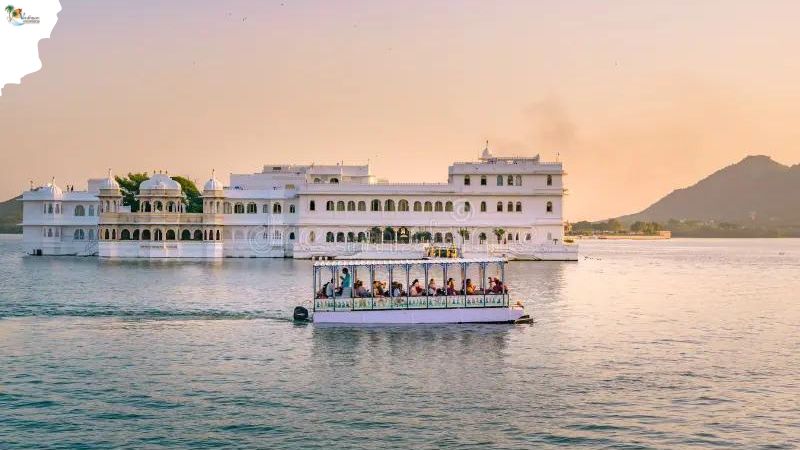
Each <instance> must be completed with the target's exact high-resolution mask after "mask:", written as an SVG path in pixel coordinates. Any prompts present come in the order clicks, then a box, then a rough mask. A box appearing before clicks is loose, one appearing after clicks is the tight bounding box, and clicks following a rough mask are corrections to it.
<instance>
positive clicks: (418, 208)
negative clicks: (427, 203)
mask: <svg viewBox="0 0 800 450" xmlns="http://www.w3.org/2000/svg"><path fill="white" fill-rule="evenodd" d="M414 211H417V212H419V211H422V202H414Z"/></svg>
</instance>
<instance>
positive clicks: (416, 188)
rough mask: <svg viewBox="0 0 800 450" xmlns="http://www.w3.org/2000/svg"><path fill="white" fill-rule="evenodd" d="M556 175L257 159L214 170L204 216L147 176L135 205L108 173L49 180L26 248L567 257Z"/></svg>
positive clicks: (504, 160)
mask: <svg viewBox="0 0 800 450" xmlns="http://www.w3.org/2000/svg"><path fill="white" fill-rule="evenodd" d="M564 175H565V173H564V171H563V168H562V165H561V163H560V162H542V161H540V160H539V156H538V155H537V156H533V157H496V156H493V155H492V154H491V153H490V152H489V151H488V149H485V150H484V152H483V155H482V156H481V158H479V160H478V161H473V162H456V163H454V164H452V165H451V166H450V167H449V170H448V181H447V183H389V182H385V181H383V180H378V179H376V178H375V177H374V176H373V175H372V174H371V173H370V168H369V165H344V164H336V165H315V164H312V165H287V164H275V165H266V166H264V169H263V170H262V171H261V172H260V173H254V174H231V176H230V183H229V185H228V186H225V185H224V184H223V183H222V182H221V181H219V180H217V179H216V178H214V177H213V174H212V178H211V179H210V180H208V181H207V182H206V183H205V185H204V186H203V190H202V196H203V211H202V212H198V213H189V212H187V211H186V199H185V197H184V195H183V193H182V191H181V187H180V185H179V184H178V183H177V182H176V181H174V180H172V179H171V178H170V177H169V176H168V175H166V174H163V173H155V174H153V175H152V177H151V178H150V179H149V180H147V181H145V182H143V183H142V184H141V185H140V187H139V194H138V198H137V200H138V202H139V208H138V209H139V210H138V211H131V207H130V206H123V204H122V203H123V202H122V192H121V191H120V187H119V185H118V184H117V182H116V181H115V180H114V179H113V178H112V177H111V174H110V173H109V175H108V177H107V178H100V179H90V180H88V188H87V190H85V191H77V190H75V189H74V188H69V189H66V190H64V189H61V188H59V187H58V186H56V184H55V182H51V183H49V184H47V185H46V186H41V187H31V189H30V190H28V191H26V192H24V193H23V196H22V202H23V222H22V227H23V235H24V246H25V249H26V252H27V253H28V254H31V255H83V256H91V255H99V256H100V257H107V258H222V257H278V258H282V257H293V258H340V259H372V258H384V259H394V258H397V259H406V258H420V257H423V256H425V255H426V254H427V253H428V252H429V251H431V248H432V247H433V248H436V249H442V248H448V249H451V250H452V249H455V250H456V251H457V252H458V254H459V255H461V256H465V257H483V256H505V257H507V258H509V259H527V260H576V259H577V247H576V246H574V245H569V244H567V243H565V242H564V241H563V239H564V227H563V217H562V204H563V197H564V192H565V190H564V184H563V177H564Z"/></svg>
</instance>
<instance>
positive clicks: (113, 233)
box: [56, 229, 117, 240]
mask: <svg viewBox="0 0 800 450" xmlns="http://www.w3.org/2000/svg"><path fill="white" fill-rule="evenodd" d="M56 233H58V230H56ZM111 239H114V240H117V230H116V229H114V230H111Z"/></svg>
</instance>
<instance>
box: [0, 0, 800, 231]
mask: <svg viewBox="0 0 800 450" xmlns="http://www.w3.org/2000/svg"><path fill="white" fill-rule="evenodd" d="M62 7H63V10H62V11H61V13H60V15H59V21H58V24H57V25H56V27H55V29H54V31H53V34H52V38H51V39H50V40H45V41H42V43H41V44H40V55H41V58H42V61H43V68H42V70H41V71H40V72H37V73H35V74H32V75H29V76H27V77H26V78H25V79H24V80H23V84H22V85H21V86H9V87H6V88H5V89H4V90H3V95H2V97H0V135H2V136H3V138H2V144H0V163H1V164H2V175H3V176H2V177H0V197H2V198H8V197H11V196H14V195H17V194H19V193H20V192H21V191H22V190H23V189H25V188H26V187H27V186H28V180H29V179H33V180H34V181H36V182H37V183H41V182H45V181H47V180H49V179H50V177H51V176H55V177H56V181H57V183H59V184H60V185H62V186H63V185H65V184H69V183H74V184H77V185H79V186H82V185H85V179H86V178H87V177H96V176H102V175H103V174H104V173H105V170H106V168H108V167H111V168H112V169H113V170H114V171H115V172H117V173H120V172H127V171H152V170H153V169H168V170H169V171H170V173H171V174H184V175H187V176H190V177H192V178H196V179H197V180H198V181H199V182H201V183H202V182H203V181H204V180H205V179H207V178H208V176H209V174H210V172H211V169H212V168H215V169H216V171H217V174H226V175H225V177H224V181H226V182H227V174H228V173H229V172H254V171H259V170H260V169H261V166H262V165H263V164H266V163H271V162H296V163H304V162H311V161H316V162H319V163H323V162H335V161H338V160H344V161H345V162H366V160H367V159H369V160H370V161H371V162H372V166H373V172H374V173H375V174H376V175H377V176H379V177H386V178H389V179H390V180H393V181H445V180H446V177H447V166H448V164H449V163H450V162H452V161H455V160H470V159H474V158H476V157H477V156H478V154H479V152H480V150H481V148H482V147H483V142H484V140H486V139H489V141H490V147H491V148H492V149H493V150H494V151H495V152H496V153H514V154H535V153H540V154H541V155H542V159H543V160H554V159H555V158H556V157H557V156H556V155H557V154H560V156H559V158H560V160H561V161H563V162H564V164H565V168H566V170H567V172H568V173H569V175H568V177H567V180H566V183H567V187H568V189H569V196H568V197H567V200H566V218H567V219H570V220H578V219H583V218H590V219H600V218H605V217H609V216H615V215H619V214H625V213H631V212H635V211H638V210H640V209H642V208H644V207H645V206H647V205H648V204H650V203H651V202H653V201H655V200H657V199H658V198H660V197H661V196H663V195H664V194H666V193H668V192H669V191H671V190H672V189H674V188H677V187H683V186H686V185H688V184H691V183H693V182H694V181H696V180H698V179H699V178H701V177H703V176H705V175H707V174H709V173H710V172H712V171H714V170H716V169H718V168H720V167H722V166H725V165H727V164H731V163H734V162H736V161H738V160H740V159H742V158H743V157H744V156H746V155H748V154H767V155H771V156H772V157H773V159H775V160H777V161H779V162H782V163H786V164H796V163H798V162H800V126H798V124H797V118H798V117H800V82H798V80H800V58H798V56H797V55H799V54H800V27H798V25H797V20H798V17H800V2H797V1H786V2H780V1H767V2H755V1H731V0H726V1H662V2H643V1H633V0H631V1H613V2H600V1H558V2H552V1H551V2H536V1H513V2H502V1H494V2H489V1H475V2H472V1H460V2H456V1H451V2H445V1H434V0H427V1H418V2H417V1H407V0H406V1H402V2H401V1H397V2H378V1H375V0H372V1H363V2H357V1H347V2H345V1H338V2H332V1H320V2H312V1H293V0H278V1H226V2H218V1H217V2H208V1H204V2H199V1H193V2H177V1H174V2H173V1H170V2H163V1H149V0H138V1H135V2H133V1H127V0H126V1H109V0H106V1H102V2H89V1H83V2H76V1H63V0H62ZM29 9H30V8H29ZM0 25H1V24H0ZM3 44H4V45H7V44H6V43H3Z"/></svg>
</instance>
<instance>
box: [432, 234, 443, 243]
mask: <svg viewBox="0 0 800 450" xmlns="http://www.w3.org/2000/svg"><path fill="white" fill-rule="evenodd" d="M433 242H438V243H441V242H442V233H436V234H434V235H433Z"/></svg>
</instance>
